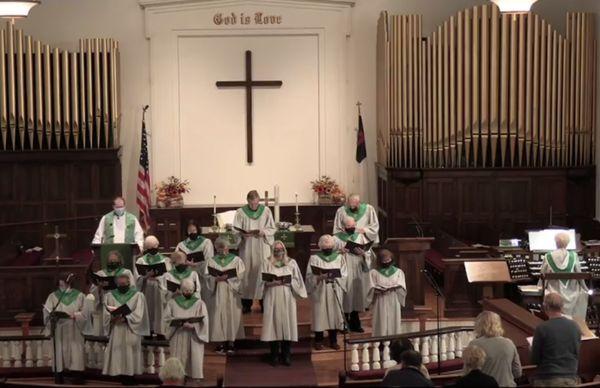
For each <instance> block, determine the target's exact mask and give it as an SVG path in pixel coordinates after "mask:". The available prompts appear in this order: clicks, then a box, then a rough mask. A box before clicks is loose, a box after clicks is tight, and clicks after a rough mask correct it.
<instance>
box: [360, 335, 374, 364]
mask: <svg viewBox="0 0 600 388" xmlns="http://www.w3.org/2000/svg"><path fill="white" fill-rule="evenodd" d="M369 345H370V343H369V342H365V343H364V344H363V348H362V364H361V368H360V369H361V370H370V369H371V362H370V360H369Z"/></svg>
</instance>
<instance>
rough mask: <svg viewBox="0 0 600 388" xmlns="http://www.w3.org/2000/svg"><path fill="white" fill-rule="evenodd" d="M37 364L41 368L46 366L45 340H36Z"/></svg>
mask: <svg viewBox="0 0 600 388" xmlns="http://www.w3.org/2000/svg"><path fill="white" fill-rule="evenodd" d="M35 345H36V346H35V352H36V353H35V354H36V356H35V358H36V361H35V366H37V367H38V368H41V367H43V366H44V341H35Z"/></svg>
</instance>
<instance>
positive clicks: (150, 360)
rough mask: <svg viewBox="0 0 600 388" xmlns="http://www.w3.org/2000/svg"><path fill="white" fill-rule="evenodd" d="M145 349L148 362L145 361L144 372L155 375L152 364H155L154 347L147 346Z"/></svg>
mask: <svg viewBox="0 0 600 388" xmlns="http://www.w3.org/2000/svg"><path fill="white" fill-rule="evenodd" d="M147 349H148V350H147V351H148V360H147V363H148V367H147V368H146V372H147V373H150V374H154V373H156V368H155V367H154V362H155V359H154V347H153V346H148V348H147Z"/></svg>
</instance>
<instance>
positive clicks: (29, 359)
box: [25, 341, 34, 368]
mask: <svg viewBox="0 0 600 388" xmlns="http://www.w3.org/2000/svg"><path fill="white" fill-rule="evenodd" d="M33 365H34V363H33V350H32V349H31V341H25V366H26V367H27V368H32V367H33Z"/></svg>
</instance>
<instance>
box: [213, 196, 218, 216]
mask: <svg viewBox="0 0 600 388" xmlns="http://www.w3.org/2000/svg"><path fill="white" fill-rule="evenodd" d="M213 214H217V196H216V195H213Z"/></svg>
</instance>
